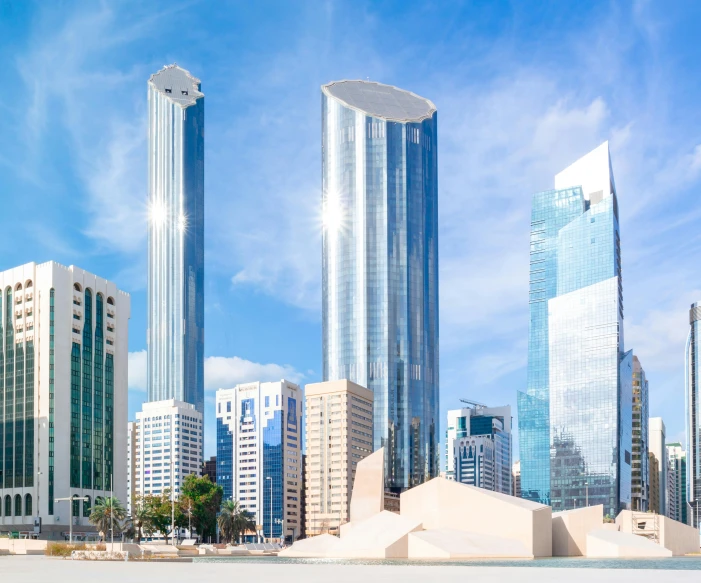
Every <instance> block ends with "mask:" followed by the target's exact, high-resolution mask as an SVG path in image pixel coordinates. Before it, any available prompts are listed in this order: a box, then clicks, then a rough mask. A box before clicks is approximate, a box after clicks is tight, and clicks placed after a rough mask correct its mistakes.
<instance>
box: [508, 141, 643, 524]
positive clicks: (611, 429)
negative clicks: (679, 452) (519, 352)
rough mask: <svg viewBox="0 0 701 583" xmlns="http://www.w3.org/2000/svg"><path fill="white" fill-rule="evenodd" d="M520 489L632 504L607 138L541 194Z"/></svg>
mask: <svg viewBox="0 0 701 583" xmlns="http://www.w3.org/2000/svg"><path fill="white" fill-rule="evenodd" d="M530 253H531V259H530V311H531V317H530V330H529V342H528V385H527V390H526V392H525V393H523V392H519V393H518V408H519V438H520V450H521V455H520V461H521V492H522V495H523V497H524V498H526V499H530V500H534V501H537V502H542V503H545V504H551V505H552V507H553V510H556V511H560V510H567V509H571V508H577V507H581V506H583V505H585V504H586V503H587V502H588V503H589V504H590V505H595V504H603V505H604V511H605V513H606V514H610V515H612V516H615V515H616V514H618V512H619V510H621V509H624V508H629V507H630V503H631V461H632V460H631V457H632V455H631V452H632V437H631V433H632V418H633V411H632V407H633V403H632V400H633V390H632V360H633V359H632V353H631V352H630V351H629V352H625V351H624V343H623V286H622V279H621V244H620V236H619V226H618V201H617V197H616V187H615V183H614V179H613V171H612V168H611V160H610V155H609V149H608V143H604V144H602V145H601V146H599V147H598V148H596V149H595V150H593V151H592V152H590V153H589V154H587V155H586V156H584V157H583V158H581V159H580V160H578V161H577V162H575V163H574V164H572V165H571V166H569V167H568V168H567V169H565V170H564V171H563V172H561V173H560V174H558V175H557V176H556V177H555V190H549V191H546V192H541V193H538V194H535V195H534V196H533V207H532V214H531V242H530Z"/></svg>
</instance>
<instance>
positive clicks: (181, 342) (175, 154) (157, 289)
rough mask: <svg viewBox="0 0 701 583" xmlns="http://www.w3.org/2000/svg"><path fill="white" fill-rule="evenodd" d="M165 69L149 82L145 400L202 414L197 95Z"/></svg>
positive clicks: (180, 74) (194, 85) (172, 68)
mask: <svg viewBox="0 0 701 583" xmlns="http://www.w3.org/2000/svg"><path fill="white" fill-rule="evenodd" d="M200 88H201V86H200V80H199V79H196V78H195V77H193V76H192V75H191V74H190V73H189V72H188V71H185V70H184V69H181V68H180V67H178V66H177V65H169V66H167V67H165V68H164V69H161V70H160V71H159V72H158V73H156V74H154V75H152V76H151V78H150V79H149V82H148V109H149V130H148V153H149V237H148V400H149V401H164V400H169V399H175V400H177V401H184V402H186V403H190V404H191V405H194V406H195V408H196V409H197V410H198V411H199V412H200V413H204V95H203V94H202V93H201V92H200Z"/></svg>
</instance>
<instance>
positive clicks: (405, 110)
mask: <svg viewBox="0 0 701 583" xmlns="http://www.w3.org/2000/svg"><path fill="white" fill-rule="evenodd" d="M321 90H322V91H323V92H324V93H325V94H326V95H328V96H329V97H333V98H334V99H336V100H337V101H340V102H341V103H342V104H343V105H346V106H348V107H351V108H353V109H356V110H358V111H362V112H363V113H365V114H367V115H370V116H372V117H380V118H384V119H387V120H391V121H400V122H411V121H422V120H424V119H426V118H428V117H431V116H432V115H433V113H434V112H435V111H436V106H435V105H433V103H432V102H431V101H429V100H428V99H425V98H423V97H419V96H418V95H416V94H415V93H411V92H410V91H405V90H404V89H399V88H398V87H394V86H392V85H384V84H382V83H376V82H375V81H333V82H332V83H328V84H326V85H322V87H321Z"/></svg>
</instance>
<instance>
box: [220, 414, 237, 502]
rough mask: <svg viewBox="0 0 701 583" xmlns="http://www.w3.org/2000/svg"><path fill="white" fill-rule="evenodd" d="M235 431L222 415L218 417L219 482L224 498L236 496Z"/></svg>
mask: <svg viewBox="0 0 701 583" xmlns="http://www.w3.org/2000/svg"><path fill="white" fill-rule="evenodd" d="M233 435H234V434H233V433H232V431H231V430H230V429H229V428H228V426H227V425H225V424H224V421H222V418H221V417H217V484H219V485H220V486H221V487H222V490H223V491H224V493H223V498H222V499H223V500H233V498H234V481H233V471H234V439H233Z"/></svg>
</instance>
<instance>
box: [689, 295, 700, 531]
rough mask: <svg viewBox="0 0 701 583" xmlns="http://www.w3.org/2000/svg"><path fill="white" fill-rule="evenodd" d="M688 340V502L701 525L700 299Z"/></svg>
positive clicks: (695, 522) (692, 311) (691, 312)
mask: <svg viewBox="0 0 701 583" xmlns="http://www.w3.org/2000/svg"><path fill="white" fill-rule="evenodd" d="M689 326H690V328H689V338H688V340H687V342H686V439H687V444H686V455H687V484H686V492H687V501H688V502H689V505H690V508H689V513H690V514H691V520H690V523H691V524H692V525H693V526H695V527H696V528H701V302H696V303H694V304H691V309H690V310H689Z"/></svg>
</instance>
